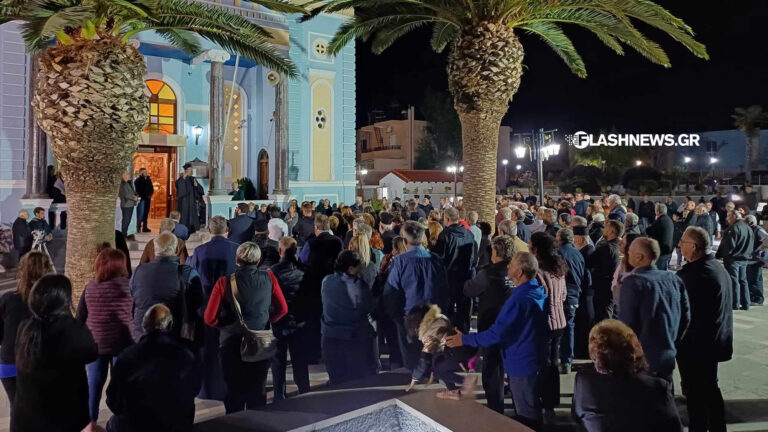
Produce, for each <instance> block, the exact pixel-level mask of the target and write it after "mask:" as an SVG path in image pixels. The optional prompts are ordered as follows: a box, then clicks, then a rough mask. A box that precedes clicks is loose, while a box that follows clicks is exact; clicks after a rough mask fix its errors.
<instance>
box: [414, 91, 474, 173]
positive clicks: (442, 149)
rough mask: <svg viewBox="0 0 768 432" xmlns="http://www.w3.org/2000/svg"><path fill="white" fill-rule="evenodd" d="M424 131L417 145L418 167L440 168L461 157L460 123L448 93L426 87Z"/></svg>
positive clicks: (422, 110) (423, 106)
mask: <svg viewBox="0 0 768 432" xmlns="http://www.w3.org/2000/svg"><path fill="white" fill-rule="evenodd" d="M421 112H422V114H424V120H426V122H427V135H426V137H425V138H424V140H423V141H422V142H421V143H419V146H418V147H417V149H416V160H415V161H414V166H415V167H416V168H417V169H439V168H443V167H444V166H446V165H450V164H453V163H455V162H456V161H457V160H459V161H460V160H462V145H461V123H460V122H459V116H458V114H456V110H455V109H454V108H453V101H452V100H451V96H450V95H449V94H448V93H446V92H440V91H437V90H433V89H431V88H427V90H426V92H425V93H424V102H423V104H422V108H421Z"/></svg>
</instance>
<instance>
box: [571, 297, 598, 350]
mask: <svg viewBox="0 0 768 432" xmlns="http://www.w3.org/2000/svg"><path fill="white" fill-rule="evenodd" d="M573 323H574V334H573V355H574V357H575V358H578V359H585V360H586V359H589V349H588V345H589V332H590V331H591V330H592V326H593V325H594V324H595V304H594V295H593V291H592V290H584V291H582V292H581V295H580V296H579V308H578V309H576V317H575V318H574V320H573Z"/></svg>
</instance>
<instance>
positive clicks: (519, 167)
mask: <svg viewBox="0 0 768 432" xmlns="http://www.w3.org/2000/svg"><path fill="white" fill-rule="evenodd" d="M522 167H523V166H522V165H515V169H516V170H518V171H520V169H521V168H522Z"/></svg>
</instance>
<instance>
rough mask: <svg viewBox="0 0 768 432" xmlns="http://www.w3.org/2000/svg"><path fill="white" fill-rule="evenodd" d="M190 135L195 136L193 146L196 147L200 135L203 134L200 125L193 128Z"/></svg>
mask: <svg viewBox="0 0 768 432" xmlns="http://www.w3.org/2000/svg"><path fill="white" fill-rule="evenodd" d="M192 134H193V135H194V136H195V145H198V144H199V143H200V135H202V134H203V127H202V126H200V125H197V126H195V127H193V128H192Z"/></svg>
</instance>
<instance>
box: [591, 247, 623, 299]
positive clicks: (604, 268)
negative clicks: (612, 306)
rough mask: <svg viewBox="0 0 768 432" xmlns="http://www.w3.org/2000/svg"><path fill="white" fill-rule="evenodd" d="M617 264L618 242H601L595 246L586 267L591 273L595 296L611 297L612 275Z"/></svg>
mask: <svg viewBox="0 0 768 432" xmlns="http://www.w3.org/2000/svg"><path fill="white" fill-rule="evenodd" d="M618 264H619V240H618V239H613V240H611V241H607V240H603V241H601V242H600V243H599V244H598V245H597V246H595V252H593V253H592V255H591V256H590V257H589V261H588V262H587V267H588V268H589V269H590V271H591V272H592V289H594V290H595V295H596V296H602V297H605V298H608V297H611V296H612V294H611V284H612V283H613V273H614V272H615V271H616V266H617V265H618Z"/></svg>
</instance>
